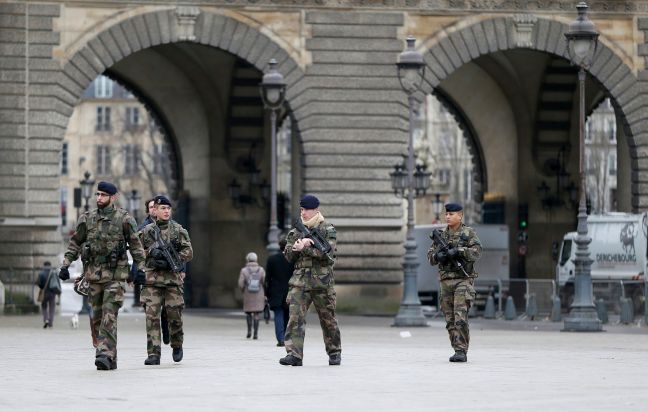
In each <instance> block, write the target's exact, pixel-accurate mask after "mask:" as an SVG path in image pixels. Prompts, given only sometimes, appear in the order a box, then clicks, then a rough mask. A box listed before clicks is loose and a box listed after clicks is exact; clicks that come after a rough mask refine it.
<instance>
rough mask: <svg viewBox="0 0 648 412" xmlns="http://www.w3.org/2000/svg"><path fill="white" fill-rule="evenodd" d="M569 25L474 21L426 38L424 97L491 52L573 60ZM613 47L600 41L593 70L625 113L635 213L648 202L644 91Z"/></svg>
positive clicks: (531, 18)
mask: <svg viewBox="0 0 648 412" xmlns="http://www.w3.org/2000/svg"><path fill="white" fill-rule="evenodd" d="M566 29H567V25H566V24H564V23H562V22H560V21H556V20H550V19H546V18H539V17H537V16H535V15H515V16H511V17H497V18H491V17H471V18H469V19H467V20H464V21H461V22H459V23H457V24H455V25H454V26H452V27H449V28H447V29H445V30H443V31H441V32H439V33H438V34H436V35H434V36H432V37H430V38H428V39H426V40H425V41H424V42H423V46H420V48H423V47H424V48H425V49H426V52H425V54H424V58H425V62H426V65H427V68H428V70H426V77H425V82H424V85H423V92H425V93H430V92H432V90H433V89H434V88H436V87H437V86H439V84H440V83H441V82H442V81H443V80H445V79H446V78H448V77H449V76H450V75H451V74H453V73H454V72H455V71H457V70H458V69H459V68H460V67H462V66H463V65H465V64H467V63H470V62H472V61H474V60H476V59H477V58H479V57H480V56H485V55H488V54H491V53H496V52H501V51H507V50H514V49H530V50H535V51H540V52H545V53H548V54H551V55H555V56H559V57H562V58H564V59H566V60H569V56H568V54H567V44H566V41H565V38H564V35H563V33H565V31H566ZM620 54H622V53H618V52H617V51H616V50H615V48H614V46H613V45H611V43H610V42H608V41H607V40H606V39H605V38H600V40H599V48H598V51H597V54H596V56H595V58H594V64H593V65H592V67H591V68H590V70H589V71H588V72H589V74H590V75H591V76H592V77H593V78H594V79H596V80H597V81H598V82H599V83H600V84H601V85H602V86H603V87H604V88H605V89H606V90H607V91H608V93H609V94H610V97H611V98H612V101H613V104H614V105H615V107H617V108H618V110H619V111H620V114H621V119H622V127H623V131H624V132H625V135H626V138H627V139H629V140H628V145H629V147H630V151H631V153H630V157H631V159H632V175H633V176H635V177H634V178H633V182H632V187H631V196H632V208H633V209H634V210H637V209H638V208H639V207H640V206H641V205H643V204H644V203H645V202H646V199H648V194H644V195H642V194H641V193H640V191H639V190H638V189H639V188H638V182H637V177H636V176H637V173H638V169H639V161H640V160H641V159H639V158H638V157H639V156H638V153H636V149H635V147H636V146H637V145H638V144H641V143H642V141H643V140H644V139H646V137H645V136H646V135H647V133H648V124H646V122H645V121H644V120H643V119H642V111H641V110H640V107H641V104H640V102H639V101H638V100H639V99H637V97H638V96H639V95H640V93H641V92H642V88H641V87H640V84H639V82H638V81H637V78H636V76H635V75H634V74H633V73H632V71H631V70H630V68H629V66H628V65H627V64H626V63H625V62H624V61H623V59H622V58H621V57H619V55H620Z"/></svg>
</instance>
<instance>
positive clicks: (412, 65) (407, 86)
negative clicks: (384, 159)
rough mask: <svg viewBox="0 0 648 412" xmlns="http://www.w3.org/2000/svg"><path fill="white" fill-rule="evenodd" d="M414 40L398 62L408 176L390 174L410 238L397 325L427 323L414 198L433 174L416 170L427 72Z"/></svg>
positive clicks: (409, 40)
mask: <svg viewBox="0 0 648 412" xmlns="http://www.w3.org/2000/svg"><path fill="white" fill-rule="evenodd" d="M415 42H416V39H415V38H414V37H412V36H409V37H407V49H405V51H403V52H402V53H401V54H400V56H398V63H396V67H397V68H398V81H399V82H400V85H401V87H402V89H403V91H404V92H405V93H406V94H407V102H408V108H409V139H408V142H407V143H408V144H407V164H406V167H405V171H406V172H407V174H406V175H405V171H403V166H396V170H395V171H394V172H392V173H391V174H390V176H391V179H392V188H393V189H394V192H395V193H396V194H397V195H399V194H400V195H402V196H404V195H405V192H407V238H406V240H405V257H404V259H403V271H404V279H403V283H404V285H403V300H402V301H401V305H400V308H399V309H398V314H397V315H396V318H394V326H427V321H426V320H425V316H424V315H423V310H422V308H421V301H420V299H419V297H418V288H417V284H416V276H417V274H416V270H417V268H418V265H419V264H418V262H417V257H416V240H415V238H414V197H415V196H416V195H419V194H420V193H425V190H426V189H427V188H428V187H429V185H430V181H429V176H430V175H429V173H427V172H425V170H424V169H417V172H416V174H415V173H414V103H415V101H414V93H415V92H416V91H418V90H419V89H420V87H421V83H422V82H423V76H424V74H425V63H424V62H423V55H421V53H419V52H418V51H416V49H415V48H414V43H415ZM405 176H406V179H405Z"/></svg>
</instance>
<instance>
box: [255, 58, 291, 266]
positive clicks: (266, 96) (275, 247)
mask: <svg viewBox="0 0 648 412" xmlns="http://www.w3.org/2000/svg"><path fill="white" fill-rule="evenodd" d="M269 66H270V68H269V69H268V72H267V73H266V74H264V75H263V79H262V81H261V84H259V89H260V92H261V99H262V100H263V105H264V106H265V108H266V109H268V110H270V129H271V130H270V132H271V149H270V157H271V162H270V228H269V230H268V245H267V246H266V249H267V250H268V253H269V254H271V255H272V254H275V253H277V252H278V251H279V227H278V226H277V223H278V221H277V111H278V110H279V109H281V106H282V105H283V102H284V99H285V97H286V82H285V81H284V78H283V76H282V75H281V73H279V72H278V71H277V67H276V66H277V61H276V60H275V59H271V60H270V62H269Z"/></svg>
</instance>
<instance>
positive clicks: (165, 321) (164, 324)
mask: <svg viewBox="0 0 648 412" xmlns="http://www.w3.org/2000/svg"><path fill="white" fill-rule="evenodd" d="M160 327H161V329H162V342H164V344H165V345H168V344H169V342H170V341H171V338H170V337H169V318H168V317H167V312H166V309H165V308H162V316H161V317H160Z"/></svg>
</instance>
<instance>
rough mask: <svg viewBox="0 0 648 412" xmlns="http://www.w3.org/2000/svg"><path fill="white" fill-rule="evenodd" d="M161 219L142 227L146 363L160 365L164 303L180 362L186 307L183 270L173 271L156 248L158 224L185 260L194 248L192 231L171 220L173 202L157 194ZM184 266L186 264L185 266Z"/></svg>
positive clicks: (183, 261)
mask: <svg viewBox="0 0 648 412" xmlns="http://www.w3.org/2000/svg"><path fill="white" fill-rule="evenodd" d="M155 205H156V216H157V221H156V222H155V223H151V224H149V225H147V226H146V227H144V229H142V232H141V234H140V237H141V239H142V245H143V246H144V250H145V251H146V269H145V272H146V273H145V281H144V285H143V287H142V294H141V300H142V302H143V304H144V312H145V313H146V343H147V345H146V350H147V352H148V358H146V360H145V361H144V364H145V365H159V364H160V355H161V342H160V314H161V311H162V306H164V308H165V309H166V312H167V318H168V321H169V332H170V338H171V347H172V348H173V354H172V356H173V361H174V362H180V361H181V360H182V357H183V351H182V343H183V341H184V333H183V331H182V310H183V309H184V287H183V283H184V275H185V273H184V272H183V269H180V271H178V272H174V271H173V270H171V266H170V264H169V262H168V261H167V260H166V259H165V258H164V255H163V253H162V250H161V249H160V248H157V247H156V244H155V243H156V239H157V236H156V232H157V230H156V226H157V228H159V232H160V233H161V237H162V239H164V240H165V241H166V242H168V243H170V244H171V246H172V247H173V248H174V249H175V251H176V252H177V255H178V257H179V259H180V261H181V262H179V263H186V262H189V261H190V260H191V259H192V258H193V248H192V247H191V240H190V239H189V233H187V230H186V229H185V228H183V227H182V226H181V225H180V224H179V223H177V222H176V221H174V220H172V219H171V202H170V201H169V199H167V198H166V197H165V196H156V197H155ZM182 267H183V266H182Z"/></svg>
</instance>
